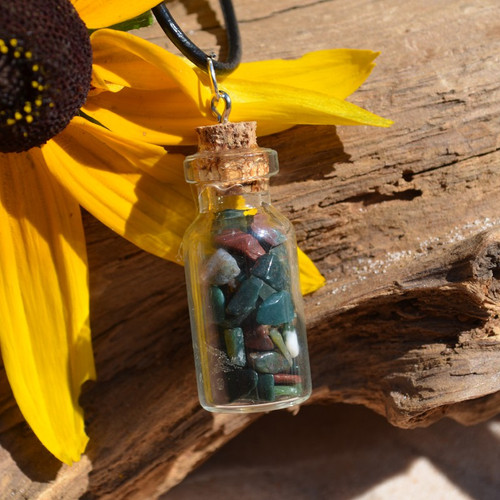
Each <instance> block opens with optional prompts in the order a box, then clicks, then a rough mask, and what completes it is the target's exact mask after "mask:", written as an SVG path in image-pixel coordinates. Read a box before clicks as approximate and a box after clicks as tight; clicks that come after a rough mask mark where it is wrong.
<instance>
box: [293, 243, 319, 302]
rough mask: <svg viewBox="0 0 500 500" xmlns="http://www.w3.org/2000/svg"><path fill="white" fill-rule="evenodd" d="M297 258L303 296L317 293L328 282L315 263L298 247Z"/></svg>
mask: <svg viewBox="0 0 500 500" xmlns="http://www.w3.org/2000/svg"><path fill="white" fill-rule="evenodd" d="M297 256H298V261H299V275H300V290H301V292H302V295H307V294H308V293H312V292H315V291H316V290H318V289H319V288H321V287H322V286H324V285H325V282H326V280H325V278H324V277H323V276H322V275H321V273H320V272H319V271H318V268H317V267H316V266H315V264H314V262H313V261H312V260H311V259H310V258H309V257H308V256H307V255H306V254H305V253H304V252H303V251H302V250H301V249H300V248H299V247H297Z"/></svg>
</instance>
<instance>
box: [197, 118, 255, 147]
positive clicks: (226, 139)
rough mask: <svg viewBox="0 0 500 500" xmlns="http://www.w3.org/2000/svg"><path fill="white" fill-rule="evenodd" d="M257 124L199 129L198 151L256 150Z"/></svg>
mask: <svg viewBox="0 0 500 500" xmlns="http://www.w3.org/2000/svg"><path fill="white" fill-rule="evenodd" d="M256 131H257V123H256V122H238V123H232V122H227V123H218V124H217V125H209V126H207V127H198V128H197V129H196V132H197V133H198V151H200V152H202V151H217V152H219V151H229V150H233V149H248V148H256V147H258V146H257V132H256Z"/></svg>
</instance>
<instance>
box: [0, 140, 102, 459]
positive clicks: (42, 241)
mask: <svg viewBox="0 0 500 500" xmlns="http://www.w3.org/2000/svg"><path fill="white" fill-rule="evenodd" d="M0 167H1V168H0V233H1V235H2V244H1V245H0V317H1V318H2V322H1V326H0V345H1V350H2V358H3V361H4V364H5V369H6V372H7V376H8V378H9V382H10V385H11V387H12V391H13V393H14V396H15V398H16V401H17V403H18V405H19V407H20V409H21V411H22V413H23V415H24V417H25V419H26V420H27V422H28V423H29V425H30V426H31V428H32V429H33V431H34V432H35V434H36V435H37V436H38V438H39V439H40V441H41V442H42V443H43V444H44V445H45V446H46V447H47V448H48V449H49V450H50V451H51V452H52V453H53V454H54V455H55V456H56V457H57V458H58V459H59V460H61V461H63V462H65V463H68V464H71V463H72V462H73V461H76V460H79V458H80V455H81V453H83V451H84V449H85V446H86V443H87V441H88V438H87V436H86V435H85V432H84V421H83V415H82V411H81V408H80V407H79V406H78V397H79V394H80V387H81V385H82V384H83V382H85V381H86V380H88V379H89V378H94V377H95V373H94V361H93V356H92V349H91V344H90V342H91V340H90V329H89V297H88V282H87V260H86V249H85V240H84V234H83V228H82V223H81V219H80V208H79V206H78V205H77V203H76V202H75V201H74V200H73V199H72V198H70V197H69V196H68V195H67V193H66V191H64V190H63V189H62V188H61V186H60V185H59V184H58V183H57V182H56V181H55V180H54V179H53V178H52V176H51V175H50V173H49V172H48V171H47V169H46V166H45V163H44V161H43V158H42V156H41V153H40V150H38V149H36V148H34V149H33V150H31V152H30V153H23V154H0Z"/></svg>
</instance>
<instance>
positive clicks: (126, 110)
mask: <svg viewBox="0 0 500 500" xmlns="http://www.w3.org/2000/svg"><path fill="white" fill-rule="evenodd" d="M92 46H93V50H94V54H95V66H94V85H95V86H96V87H97V88H98V92H96V93H95V94H96V95H91V96H90V97H89V99H88V100H87V103H86V105H85V107H84V110H85V112H86V113H88V114H89V115H90V116H92V117H93V118H95V119H96V120H98V121H99V122H101V123H103V124H104V125H105V126H107V127H108V128H110V129H111V130H117V131H118V130H119V131H120V133H123V134H126V135H127V136H129V137H131V138H134V139H137V140H143V141H147V142H151V143H156V144H194V143H196V135H195V133H194V128H195V127H196V126H200V125H206V124H209V123H213V117H212V116H211V113H210V105H209V104H210V99H211V93H210V88H209V82H208V77H207V75H206V74H205V73H203V72H201V71H200V70H199V69H198V68H195V67H194V66H193V65H192V64H191V63H190V62H188V61H187V60H186V59H183V58H180V57H177V56H174V55H173V54H170V53H169V52H167V51H165V50H163V49H161V48H159V47H157V46H155V45H153V44H151V43H150V42H147V41H145V40H141V39H139V38H137V37H134V36H133V35H130V34H129V33H120V32H113V31H110V30H102V31H99V32H96V33H95V34H94V35H93V36H92ZM375 57H376V54H375V53H373V52H370V51H358V50H347V49H343V50H331V51H321V52H319V53H311V54H308V55H306V56H304V57H302V58H300V59H295V60H289V61H281V60H277V61H262V62H254V63H243V64H241V65H240V67H239V68H238V69H237V70H236V71H235V72H234V73H233V74H231V75H229V76H228V77H226V78H225V79H221V82H220V87H221V88H222V89H223V90H226V91H227V92H228V93H229V94H230V96H231V98H232V100H233V111H232V114H231V119H232V120H233V121H246V120H257V121H258V133H259V135H265V134H269V133H273V132H277V131H279V130H284V129H286V128H289V127H291V126H293V125H295V124H312V125H320V124H330V125H375V126H382V127H386V126H389V125H390V124H391V123H392V122H391V121H390V120H386V119H384V118H381V117H378V116H376V115H374V114H372V113H370V112H368V111H365V110H364V109H362V108H359V107H358V106H355V105H354V104H350V103H348V102H345V101H344V100H343V98H344V97H345V96H346V95H348V94H349V93H350V92H352V91H354V90H355V89H356V88H357V87H358V86H359V85H360V84H361V83H362V82H363V81H364V79H365V78H366V77H367V76H368V75H369V73H370V71H371V70H372V68H373V59H374V58H375ZM325 61H326V63H325ZM273 65H276V68H277V69H276V70H275V69H274V66H273ZM281 71H283V73H281ZM111 85H120V86H122V87H123V89H122V90H120V91H118V92H116V91H114V92H106V90H108V89H109V86H111ZM111 90H116V87H113V88H112V89H111Z"/></svg>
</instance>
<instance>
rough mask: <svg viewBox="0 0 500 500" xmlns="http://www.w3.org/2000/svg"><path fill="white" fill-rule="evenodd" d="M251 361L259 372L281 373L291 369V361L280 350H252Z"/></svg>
mask: <svg viewBox="0 0 500 500" xmlns="http://www.w3.org/2000/svg"><path fill="white" fill-rule="evenodd" d="M248 357H249V363H250V365H251V366H252V367H253V369H254V370H256V371H257V372H259V373H280V372H283V371H286V370H289V369H290V363H289V362H288V360H287V359H286V358H285V357H284V356H283V355H282V354H280V353H279V352H276V351H267V352H252V353H250V354H249V355H248Z"/></svg>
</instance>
